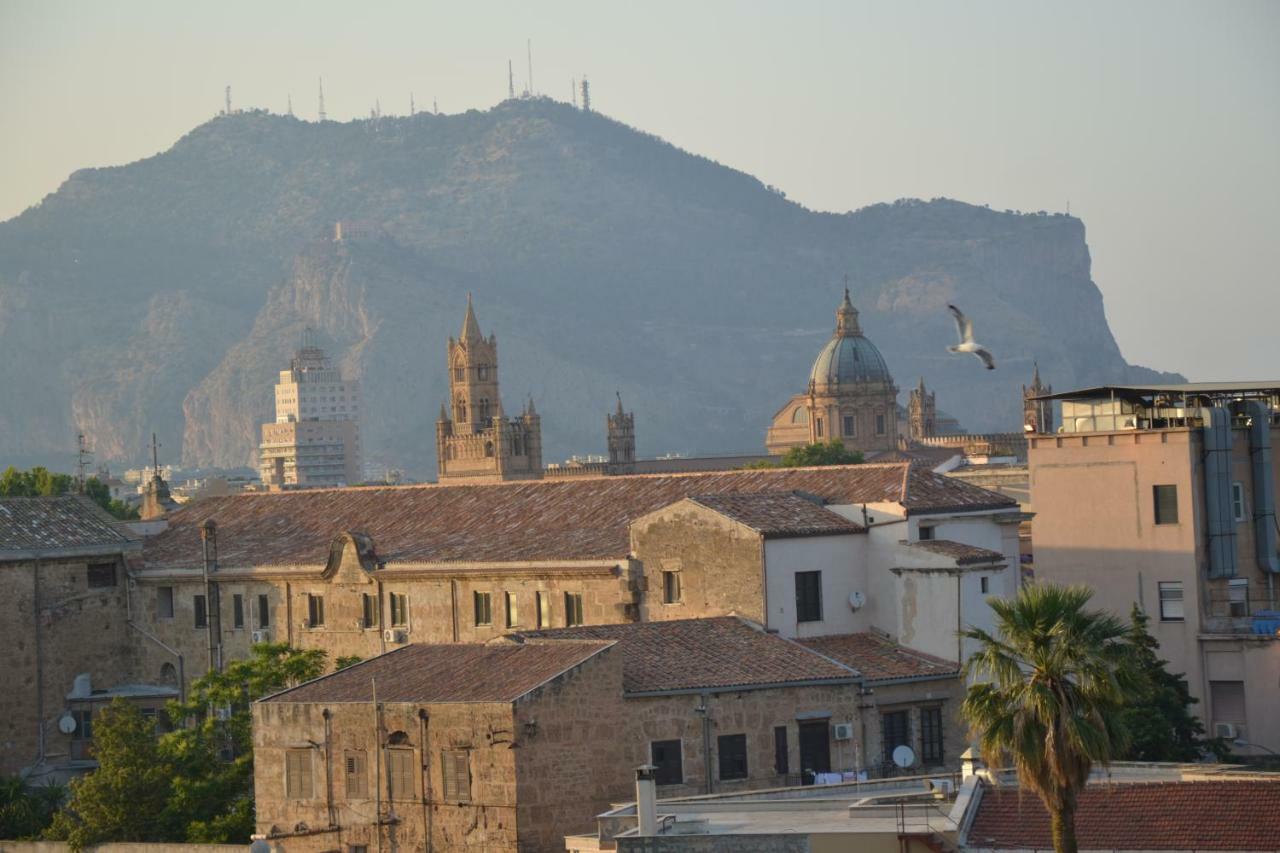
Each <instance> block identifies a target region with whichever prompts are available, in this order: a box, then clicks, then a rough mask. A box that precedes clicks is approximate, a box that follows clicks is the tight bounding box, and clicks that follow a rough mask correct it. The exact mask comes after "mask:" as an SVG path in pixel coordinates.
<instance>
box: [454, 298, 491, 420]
mask: <svg viewBox="0 0 1280 853" xmlns="http://www.w3.org/2000/svg"><path fill="white" fill-rule="evenodd" d="M449 400H450V406H451V409H452V421H453V424H454V426H453V432H454V434H456V435H472V434H474V433H475V432H477V431H478V430H483V429H485V428H486V427H488V426H489V424H490V420H491V419H492V418H493V416H494V414H495V413H496V412H497V411H498V340H497V338H495V337H494V336H493V335H489V337H488V338H485V336H484V335H483V334H481V333H480V324H479V323H478V322H477V321H476V312H475V309H474V308H472V307H471V296H470V295H469V294H468V296H467V313H466V316H465V317H464V318H463V320H462V334H461V335H459V336H458V339H457V340H456V341H455V340H454V339H453V338H449Z"/></svg>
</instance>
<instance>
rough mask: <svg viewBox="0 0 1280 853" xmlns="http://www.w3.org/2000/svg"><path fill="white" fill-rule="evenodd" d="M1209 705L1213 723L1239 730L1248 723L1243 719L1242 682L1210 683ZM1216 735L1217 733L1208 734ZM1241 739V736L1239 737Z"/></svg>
mask: <svg viewBox="0 0 1280 853" xmlns="http://www.w3.org/2000/svg"><path fill="white" fill-rule="evenodd" d="M1209 704H1210V706H1211V707H1210V709H1209V710H1210V711H1212V712H1213V722H1214V723H1215V724H1216V723H1231V724H1232V725H1234V726H1236V727H1237V728H1239V727H1240V726H1243V725H1245V724H1246V723H1247V722H1249V721H1248V720H1247V719H1245V713H1244V711H1245V704H1244V682H1243V681H1210V682H1209ZM1209 734H1210V735H1216V734H1217V732H1209ZM1239 737H1241V738H1242V739H1243V736H1239Z"/></svg>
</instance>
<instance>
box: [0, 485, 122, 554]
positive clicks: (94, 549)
mask: <svg viewBox="0 0 1280 853" xmlns="http://www.w3.org/2000/svg"><path fill="white" fill-rule="evenodd" d="M139 544H140V543H138V542H137V540H135V539H133V538H132V537H130V536H128V535H126V534H125V532H123V530H122V525H120V524H119V522H117V521H116V520H115V519H114V518H112V517H111V516H110V515H108V514H107V513H106V512H104V511H103V510H102V508H101V507H99V506H98V505H97V504H95V503H94V502H93V501H91V500H89V499H88V498H86V497H82V496H80V495H62V496H59V497H48V498H0V560H25V559H31V558H33V557H36V556H42V557H56V556H93V555H95V554H103V555H109V554H118V553H120V552H121V551H124V550H132V549H136V548H137V547H139Z"/></svg>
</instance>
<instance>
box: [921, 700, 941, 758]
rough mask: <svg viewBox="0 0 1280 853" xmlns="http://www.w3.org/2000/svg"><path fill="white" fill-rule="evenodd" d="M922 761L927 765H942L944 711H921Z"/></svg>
mask: <svg viewBox="0 0 1280 853" xmlns="http://www.w3.org/2000/svg"><path fill="white" fill-rule="evenodd" d="M920 760H921V761H923V762H924V763H925V764H941V763H942V709H941V708H921V709H920Z"/></svg>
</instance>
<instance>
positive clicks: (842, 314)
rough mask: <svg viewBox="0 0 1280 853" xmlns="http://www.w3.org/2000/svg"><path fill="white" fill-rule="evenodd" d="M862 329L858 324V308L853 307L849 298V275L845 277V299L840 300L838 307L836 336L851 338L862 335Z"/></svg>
mask: <svg viewBox="0 0 1280 853" xmlns="http://www.w3.org/2000/svg"><path fill="white" fill-rule="evenodd" d="M861 334H862V329H861V328H860V327H859V326H858V309H857V308H854V307H853V301H852V300H851V299H849V276H847V275H846V276H845V277H844V299H843V300H841V302H840V307H839V308H837V309H836V336H837V337H841V338H850V337H854V336H856V335H861Z"/></svg>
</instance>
